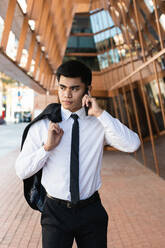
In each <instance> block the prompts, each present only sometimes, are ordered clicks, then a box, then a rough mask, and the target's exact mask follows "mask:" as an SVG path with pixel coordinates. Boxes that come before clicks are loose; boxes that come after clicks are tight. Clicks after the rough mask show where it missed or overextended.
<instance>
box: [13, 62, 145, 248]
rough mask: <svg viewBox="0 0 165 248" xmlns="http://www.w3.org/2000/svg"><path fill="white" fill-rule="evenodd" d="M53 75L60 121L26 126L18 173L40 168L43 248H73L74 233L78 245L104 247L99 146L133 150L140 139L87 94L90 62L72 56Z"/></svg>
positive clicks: (31, 172)
mask: <svg viewBox="0 0 165 248" xmlns="http://www.w3.org/2000/svg"><path fill="white" fill-rule="evenodd" d="M56 75H57V81H58V96H59V101H60V103H61V116H62V121H61V122H58V123H54V122H51V121H49V120H48V119H43V120H40V121H38V122H36V123H35V124H33V125H32V126H31V127H30V129H29V132H28V135H27V138H26V140H25V143H24V146H23V149H22V151H21V153H20V155H19V157H18V159H17V161H16V173H17V175H18V176H19V177H20V178H21V179H25V178H29V177H31V176H32V175H34V174H35V173H37V172H38V171H39V170H40V169H42V178H41V183H42V185H43V186H44V188H45V190H46V192H47V196H46V199H45V204H44V209H43V212H42V216H41V225H42V238H43V239H42V240H43V248H71V247H72V244H73V240H74V238H75V240H76V243H77V245H78V247H79V248H88V247H89V248H106V247H107V225H108V215H107V212H106V210H105V209H104V207H103V205H102V203H101V200H100V197H99V193H98V190H99V188H100V186H101V178H100V170H101V161H102V154H103V147H104V145H105V144H108V145H111V146H113V147H115V148H117V149H118V150H121V151H124V152H134V151H135V150H137V149H138V147H139V145H140V141H139V138H138V135H137V134H136V133H134V132H133V131H131V130H130V129H128V128H127V127H126V126H124V125H123V124H122V123H121V122H120V121H119V120H117V119H115V118H113V117H112V116H111V115H110V114H109V113H107V112H106V111H105V110H103V109H101V108H100V107H99V106H98V104H97V102H96V99H95V98H93V97H91V96H90V91H91V79H92V76H91V71H90V70H89V68H88V67H86V66H85V65H84V64H82V63H81V62H78V61H72V60H71V61H68V62H66V63H64V64H62V65H61V66H60V67H59V68H58V69H57V73H56ZM87 108H88V113H86V111H87Z"/></svg>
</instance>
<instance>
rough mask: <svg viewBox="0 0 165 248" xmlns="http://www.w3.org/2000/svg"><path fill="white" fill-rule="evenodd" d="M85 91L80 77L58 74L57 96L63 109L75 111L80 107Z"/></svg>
mask: <svg viewBox="0 0 165 248" xmlns="http://www.w3.org/2000/svg"><path fill="white" fill-rule="evenodd" d="M84 92H85V84H84V83H82V81H81V78H79V77H77V78H69V77H64V76H62V75H61V76H60V81H59V82H58V96H59V100H60V103H61V105H62V106H63V108H64V109H68V110H70V111H71V112H76V111H77V110H79V109H80V108H81V107H82V97H83V95H84Z"/></svg>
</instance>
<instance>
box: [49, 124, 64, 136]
mask: <svg viewBox="0 0 165 248" xmlns="http://www.w3.org/2000/svg"><path fill="white" fill-rule="evenodd" d="M49 131H55V132H56V133H57V134H63V130H62V129H61V128H60V126H59V125H58V123H53V122H51V121H50V123H49Z"/></svg>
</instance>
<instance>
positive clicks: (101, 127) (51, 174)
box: [15, 108, 140, 201]
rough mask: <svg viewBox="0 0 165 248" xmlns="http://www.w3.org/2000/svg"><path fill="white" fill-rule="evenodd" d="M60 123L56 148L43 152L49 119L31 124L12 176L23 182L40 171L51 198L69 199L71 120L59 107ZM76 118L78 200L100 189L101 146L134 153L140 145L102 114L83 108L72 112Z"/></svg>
mask: <svg viewBox="0 0 165 248" xmlns="http://www.w3.org/2000/svg"><path fill="white" fill-rule="evenodd" d="M61 114H62V122H60V123H59V126H60V127H61V128H62V129H63V131H64V134H63V136H62V139H61V141H60V143H59V145H58V146H57V147H56V148H54V149H53V150H51V151H45V150H44V148H43V144H44V143H46V141H47V135H48V126H49V120H48V119H43V120H40V121H38V122H36V123H34V124H33V125H32V126H31V127H30V129H29V132H28V135H27V138H26V140H25V143H24V146H23V149H22V151H21V153H20V154H19V156H18V158H17V160H16V164H15V168H16V174H17V175H18V176H19V177H20V178H21V179H25V178H28V177H30V176H32V175H33V174H35V173H36V172H37V171H39V170H40V169H41V168H43V172H42V179H41V183H42V185H43V186H44V188H45V189H46V191H47V193H48V194H49V195H51V196H53V197H56V198H60V199H64V200H69V201H70V200H71V196H70V191H69V186H70V153H71V132H72V124H73V121H74V120H73V119H72V118H71V117H70V115H71V114H72V113H71V112H70V111H69V110H66V109H63V108H61ZM76 114H77V115H78V116H79V119H78V121H79V132H80V134H79V135H80V140H79V190H80V199H86V198H88V197H90V196H91V195H92V194H93V193H94V192H95V191H96V190H98V189H99V188H100V186H101V177H100V170H101V162H102V155H103V147H104V145H105V144H108V145H111V146H113V147H115V148H117V149H118V150H120V151H124V152H134V151H135V150H137V149H138V147H139V145H140V140H139V137H138V135H137V134H136V133H135V132H133V131H132V130H130V129H128V128H127V127H126V126H125V125H123V124H122V123H121V122H120V121H119V120H118V119H115V118H113V117H112V116H111V115H110V114H109V113H107V112H106V111H103V113H102V114H101V115H100V116H99V117H97V118H96V117H94V116H86V114H85V109H84V108H81V109H80V110H78V111H77V112H76Z"/></svg>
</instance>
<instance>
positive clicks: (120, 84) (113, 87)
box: [110, 48, 165, 90]
mask: <svg viewBox="0 0 165 248" xmlns="http://www.w3.org/2000/svg"><path fill="white" fill-rule="evenodd" d="M164 53H165V48H164V49H163V50H161V51H160V52H158V53H157V54H156V55H155V56H153V57H152V58H151V59H149V60H148V61H147V62H145V63H143V65H141V66H139V67H138V68H137V69H136V70H134V71H133V72H132V73H131V74H129V75H128V76H126V77H125V78H123V79H122V80H120V81H119V82H118V83H116V84H115V85H114V86H112V87H111V88H110V90H115V89H117V88H120V87H121V86H124V85H125V84H126V83H125V84H123V82H125V81H127V80H128V79H129V78H131V77H133V76H134V75H135V74H136V73H137V72H139V71H141V70H143V69H144V68H145V67H146V66H148V65H149V64H151V63H152V62H153V61H155V60H156V59H158V58H159V57H160V56H162V55H163V54H164Z"/></svg>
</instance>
